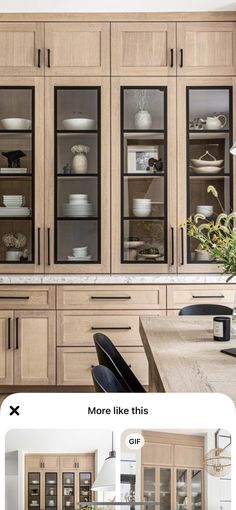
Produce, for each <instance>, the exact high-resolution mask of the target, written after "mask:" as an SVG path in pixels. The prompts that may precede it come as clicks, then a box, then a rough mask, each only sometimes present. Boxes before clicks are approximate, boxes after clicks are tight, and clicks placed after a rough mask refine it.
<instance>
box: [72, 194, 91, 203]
mask: <svg viewBox="0 0 236 510" xmlns="http://www.w3.org/2000/svg"><path fill="white" fill-rule="evenodd" d="M78 202H79V203H81V202H83V203H87V202H88V195H79V194H72V195H69V203H70V204H74V203H78Z"/></svg>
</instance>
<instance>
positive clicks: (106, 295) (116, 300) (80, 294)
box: [57, 285, 166, 310]
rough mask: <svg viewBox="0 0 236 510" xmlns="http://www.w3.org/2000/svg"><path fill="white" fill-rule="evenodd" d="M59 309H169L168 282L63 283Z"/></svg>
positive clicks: (58, 290) (58, 299) (58, 300)
mask: <svg viewBox="0 0 236 510" xmlns="http://www.w3.org/2000/svg"><path fill="white" fill-rule="evenodd" d="M57 308H58V309H59V310H63V309H64V310H65V309H67V310H73V309H74V310H75V309H77V310H83V309H84V310H89V309H90V310H91V309H92V310H127V309H128V310H139V309H142V310H143V309H144V310H156V309H166V286H165V285H112V286H111V285H87V286H86V285H63V286H61V287H58V289H57Z"/></svg>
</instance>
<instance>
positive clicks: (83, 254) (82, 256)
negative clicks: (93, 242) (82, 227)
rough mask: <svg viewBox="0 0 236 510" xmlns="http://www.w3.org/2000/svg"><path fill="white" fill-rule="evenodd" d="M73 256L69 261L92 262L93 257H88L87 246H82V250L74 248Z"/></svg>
mask: <svg viewBox="0 0 236 510" xmlns="http://www.w3.org/2000/svg"><path fill="white" fill-rule="evenodd" d="M72 253H73V255H68V257H67V258H68V260H72V261H73V260H77V261H78V262H80V261H84V260H91V259H92V255H88V247H87V246H81V247H80V248H73V250H72Z"/></svg>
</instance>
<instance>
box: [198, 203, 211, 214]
mask: <svg viewBox="0 0 236 510" xmlns="http://www.w3.org/2000/svg"><path fill="white" fill-rule="evenodd" d="M196 211H197V213H199V214H204V215H205V216H206V217H208V216H212V214H213V206H212V205H197V208H196Z"/></svg>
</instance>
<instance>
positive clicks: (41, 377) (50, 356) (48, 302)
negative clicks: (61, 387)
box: [0, 286, 56, 386]
mask: <svg viewBox="0 0 236 510" xmlns="http://www.w3.org/2000/svg"><path fill="white" fill-rule="evenodd" d="M1 306H2V310H4V309H5V311H2V312H1V315H0V325H1V330H0V332H1V335H0V339H1V342H0V346H1V354H2V356H1V363H0V366H1V371H0V374H1V377H0V384H1V385H2V386H3V385H4V386H7V385H16V386H18V385H25V386H29V385H39V386H41V385H51V384H55V382H56V381H55V378H56V375H55V370H56V312H55V311H53V310H49V309H50V308H55V288H54V287H45V286H42V287H32V286H28V287H27V286H26V287H25V286H23V287H20V288H19V287H14V286H13V287H11V286H4V287H2V289H1ZM32 308H33V310H32ZM37 308H38V309H37ZM47 308H48V309H47Z"/></svg>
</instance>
